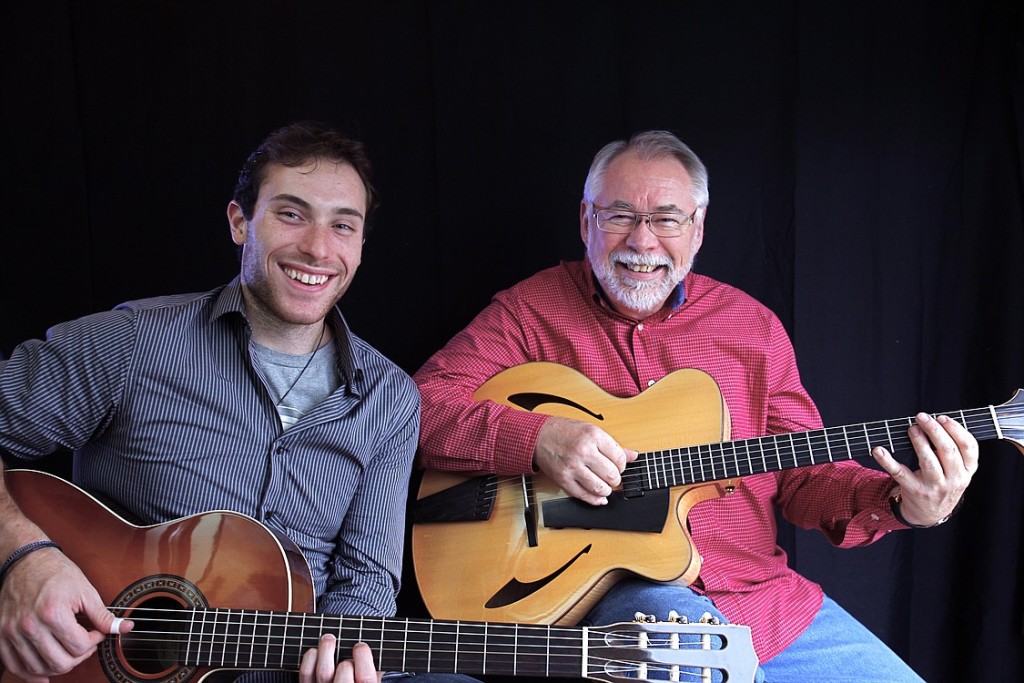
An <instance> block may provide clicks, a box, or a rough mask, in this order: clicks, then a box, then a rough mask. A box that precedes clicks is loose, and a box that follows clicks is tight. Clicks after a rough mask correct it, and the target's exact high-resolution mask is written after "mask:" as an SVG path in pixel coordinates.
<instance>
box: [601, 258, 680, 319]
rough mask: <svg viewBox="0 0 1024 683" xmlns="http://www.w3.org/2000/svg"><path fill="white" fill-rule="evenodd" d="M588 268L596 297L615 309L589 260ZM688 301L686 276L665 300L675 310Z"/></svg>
mask: <svg viewBox="0 0 1024 683" xmlns="http://www.w3.org/2000/svg"><path fill="white" fill-rule="evenodd" d="M586 263H587V270H588V271H590V282H591V284H592V285H593V286H594V299H595V300H596V301H598V302H600V304H601V305H602V306H604V307H605V308H607V309H608V310H612V311H614V310H615V308H614V307H613V306H612V302H611V300H610V299H609V298H608V295H607V294H606V293H605V291H604V287H602V286H601V283H600V282H599V281H598V279H597V276H596V275H594V271H593V269H592V268H591V267H590V262H589V261H587V262H586ZM684 303H686V278H683V279H682V280H680V281H679V284H678V285H676V286H675V288H674V289H673V290H672V293H671V294H669V296H668V299H667V300H666V301H665V307H667V308H668V310H669V311H670V312H671V311H674V310H676V309H677V308H679V307H680V306H682V305H683V304H684ZM663 308H664V307H663Z"/></svg>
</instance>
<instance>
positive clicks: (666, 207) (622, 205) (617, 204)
mask: <svg viewBox="0 0 1024 683" xmlns="http://www.w3.org/2000/svg"><path fill="white" fill-rule="evenodd" d="M608 208H611V209H626V210H628V211H636V207H634V206H633V205H632V204H630V203H629V202H626V201H623V200H621V199H618V200H616V201H614V202H612V203H611V206H609V207H608ZM653 211H654V213H686V212H685V211H683V210H682V209H680V208H679V207H678V206H677V205H675V204H662V205H661V206H656V207H654V209H653Z"/></svg>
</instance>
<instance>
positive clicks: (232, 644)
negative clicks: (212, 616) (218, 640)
mask: <svg viewBox="0 0 1024 683" xmlns="http://www.w3.org/2000/svg"><path fill="white" fill-rule="evenodd" d="M224 616H225V626H226V628H225V629H224V639H225V641H224V650H225V653H226V651H230V654H229V655H227V656H225V657H224V659H225V661H226V660H230V661H231V663H232V666H234V667H236V668H238V666H239V657H240V656H241V655H242V613H241V612H239V613H236V612H234V610H233V609H228V610H226V611H225V613H224ZM232 627H233V628H232Z"/></svg>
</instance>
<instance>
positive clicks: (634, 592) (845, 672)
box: [583, 579, 923, 683]
mask: <svg viewBox="0 0 1024 683" xmlns="http://www.w3.org/2000/svg"><path fill="white" fill-rule="evenodd" d="M670 610H675V611H676V612H678V613H679V614H680V615H683V616H685V617H687V618H688V619H689V620H690V621H691V622H694V621H698V620H699V619H700V618H701V616H702V615H703V614H704V613H710V614H711V615H712V616H715V617H718V618H719V619H720V620H721V621H722V623H726V622H727V621H728V620H727V619H726V618H725V615H723V614H722V613H721V612H719V611H718V609H717V608H716V607H715V604H714V603H713V602H712V601H711V600H710V599H708V598H707V597H706V596H703V595H699V594H697V593H696V592H694V591H693V590H692V589H690V588H689V587H686V586H677V585H672V584H658V583H652V582H650V581H644V580H642V579H629V580H626V581H622V582H620V583H618V584H616V585H615V586H614V587H613V588H612V589H611V590H610V591H608V594H607V595H605V596H604V597H603V598H602V599H601V601H600V602H598V603H597V605H595V606H594V608H593V609H592V610H590V613H589V614H587V616H586V618H585V619H584V622H583V623H584V625H590V626H604V625H607V624H613V623H616V622H622V621H631V620H632V619H633V615H634V614H635V613H636V612H637V611H640V612H643V613H644V614H652V615H654V616H655V617H656V618H657V619H659V620H664V619H665V618H666V617H667V616H668V612H669V611H670ZM684 680H685V679H684ZM713 680H715V681H721V680H722V677H721V674H720V672H718V671H715V672H714V677H713ZM732 680H735V678H730V681H732ZM754 681H755V682H756V683H807V682H808V681H828V682H829V683H883V682H884V683H923V680H922V679H921V677H920V676H918V675H917V674H916V673H914V671H913V670H912V669H911V668H910V667H909V666H907V664H906V663H905V662H904V661H903V660H902V659H900V658H899V657H898V656H897V655H896V653H895V652H893V651H892V650H890V649H889V647H888V646H887V645H886V644H885V643H883V642H882V641H881V640H879V639H878V638H877V637H876V636H875V635H874V634H873V633H871V632H870V631H869V630H868V629H867V628H865V627H864V626H863V625H862V624H861V623H860V622H859V621H857V620H856V619H854V618H853V617H852V616H850V614H849V613H847V612H846V611H845V610H844V609H843V608H842V607H840V606H839V605H838V604H837V603H836V602H835V601H833V600H832V599H831V598H829V597H828V596H825V601H824V603H823V604H822V606H821V609H820V610H819V611H818V614H817V615H816V616H815V617H814V621H812V622H811V625H810V626H808V627H807V629H806V630H805V631H804V632H803V633H802V634H800V637H799V638H797V639H796V641H794V642H793V644H791V645H790V646H789V647H787V648H786V649H785V650H784V651H783V652H781V653H780V654H779V655H777V656H775V657H773V658H772V659H770V660H768V661H767V662H762V663H761V665H760V666H759V667H758V668H757V671H756V673H755V676H754Z"/></svg>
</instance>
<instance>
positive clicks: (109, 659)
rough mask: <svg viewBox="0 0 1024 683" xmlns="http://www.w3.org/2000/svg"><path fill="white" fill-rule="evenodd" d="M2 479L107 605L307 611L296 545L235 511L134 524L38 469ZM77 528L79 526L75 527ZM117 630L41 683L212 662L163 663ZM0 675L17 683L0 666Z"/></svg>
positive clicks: (140, 676)
mask: <svg viewBox="0 0 1024 683" xmlns="http://www.w3.org/2000/svg"><path fill="white" fill-rule="evenodd" d="M5 476H6V482H7V487H8V489H9V490H10V492H11V495H12V496H13V497H14V499H15V501H16V502H17V503H18V505H19V506H20V507H21V508H22V510H23V511H24V512H25V514H26V515H27V516H28V517H29V518H30V519H32V520H33V521H34V522H35V523H36V524H38V525H39V526H40V527H41V528H42V529H43V531H45V532H46V534H47V535H48V536H49V537H50V538H51V539H53V540H54V541H56V542H57V543H58V544H59V545H60V546H61V548H62V550H63V552H64V554H65V555H67V556H68V557H69V558H70V559H71V560H72V561H74V562H75V563H76V564H77V565H78V566H79V567H81V568H83V571H85V573H86V575H87V577H88V578H89V580H90V581H91V582H92V583H93V584H94V585H95V586H96V589H97V590H98V591H99V594H100V597H101V598H103V600H104V603H105V604H106V605H108V606H114V607H121V608H124V609H123V611H120V610H119V611H115V614H121V615H123V616H125V617H127V618H131V617H132V610H133V609H135V608H140V607H142V608H146V609H147V610H148V609H163V610H179V609H192V608H205V607H224V606H228V607H234V608H240V609H249V610H257V609H259V610H280V611H288V610H290V611H301V612H308V611H312V610H313V607H314V604H313V601H314V592H313V584H312V580H311V579H310V575H309V569H308V567H307V566H306V563H305V560H304V559H303V557H302V555H301V553H300V551H299V550H298V548H296V547H295V546H294V545H293V544H291V542H290V541H288V540H287V539H284V538H281V537H278V536H276V535H275V534H273V533H272V532H271V531H269V530H268V529H267V528H266V527H264V526H262V525H261V524H259V523H258V522H256V521H255V520H253V519H251V518H249V517H246V516H244V515H240V514H236V513H233V512H210V513H204V514H201V515H195V516H192V517H186V518H183V519H179V520H176V521H173V522H168V523H166V524H158V525H154V526H135V525H133V524H130V523H129V522H127V521H125V520H124V519H122V518H121V517H119V516H118V515H116V514H115V513H114V512H112V511H111V510H110V509H109V508H107V507H106V506H105V505H103V504H102V503H100V502H99V501H98V500H96V499H95V498H93V497H91V496H89V495H87V494H85V493H84V492H83V491H82V490H81V489H78V488H76V487H74V486H72V485H70V484H68V483H67V482H65V481H63V480H62V479H59V478H58V477H54V476H52V475H49V474H45V473H42V472H33V471H28V470H8V471H7V472H6V475H5ZM83 531H85V532H86V533H83ZM124 641H125V638H120V639H117V638H108V639H107V640H105V641H104V642H103V643H102V644H101V646H100V651H99V653H98V654H97V656H93V657H91V658H89V659H88V660H86V661H85V662H83V663H82V664H80V665H79V666H78V667H77V668H76V669H75V670H73V671H72V672H70V673H68V674H66V675H64V676H58V677H55V678H51V681H68V682H69V683H70V682H72V681H73V682H75V683H107V682H108V681H120V682H123V683H164V682H170V681H175V682H176V683H184V682H185V681H194V680H195V681H198V680H202V678H205V677H206V675H207V674H208V673H209V672H210V671H211V670H212V669H210V668H204V667H187V666H182V665H180V664H178V663H177V662H173V661H163V660H165V659H166V658H162V657H160V656H159V654H158V653H154V652H147V651H145V648H144V646H138V645H136V646H135V647H134V648H132V649H131V651H128V648H126V647H125V646H123V642H124ZM0 681H2V683H15V682H18V683H21V679H20V678H16V677H14V676H13V674H3V676H2V677H0Z"/></svg>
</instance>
